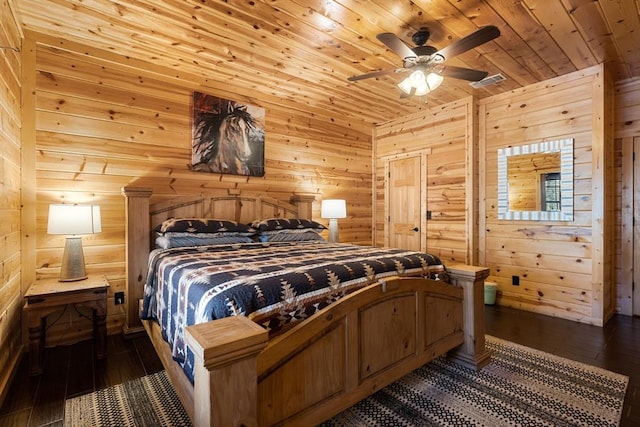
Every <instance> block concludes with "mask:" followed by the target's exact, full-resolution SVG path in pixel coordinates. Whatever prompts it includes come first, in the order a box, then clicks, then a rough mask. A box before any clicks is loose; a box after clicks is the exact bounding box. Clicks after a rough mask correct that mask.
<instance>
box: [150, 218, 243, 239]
mask: <svg viewBox="0 0 640 427" xmlns="http://www.w3.org/2000/svg"><path fill="white" fill-rule="evenodd" d="M155 231H157V232H159V233H169V232H174V233H175V232H178V233H242V235H245V236H251V235H252V234H254V233H255V230H254V229H252V228H251V227H249V226H248V225H245V224H240V223H238V222H236V221H230V220H223V219H207V218H169V219H166V220H164V221H163V222H162V224H160V225H158V226H157V227H156V228H155Z"/></svg>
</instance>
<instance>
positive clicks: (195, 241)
mask: <svg viewBox="0 0 640 427" xmlns="http://www.w3.org/2000/svg"><path fill="white" fill-rule="evenodd" d="M171 234H182V233H166V234H164V235H159V236H158V237H157V238H156V247H157V248H160V249H169V248H181V247H185V246H208V245H232V244H236V243H253V239H252V238H251V237H249V236H240V235H238V234H236V235H232V234H229V235H224V233H220V235H219V236H215V237H211V236H213V235H211V234H208V235H204V236H203V235H202V234H190V235H186V236H176V235H173V236H171Z"/></svg>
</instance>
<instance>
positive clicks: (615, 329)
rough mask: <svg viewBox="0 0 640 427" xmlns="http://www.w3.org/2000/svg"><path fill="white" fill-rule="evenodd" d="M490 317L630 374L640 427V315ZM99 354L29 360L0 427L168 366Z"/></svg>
mask: <svg viewBox="0 0 640 427" xmlns="http://www.w3.org/2000/svg"><path fill="white" fill-rule="evenodd" d="M485 313H486V324H487V325H486V326H487V327H486V331H487V334H490V335H493V336H495V337H499V338H503V339H506V340H509V341H513V342H516V343H519V344H522V345H526V346H528V347H533V348H537V349H540V350H543V351H546V352H549V353H553V354H556V355H559V356H563V357H566V358H569V359H573V360H577V361H580V362H584V363H587V364H590V365H594V366H599V367H602V368H605V369H608V370H611V371H614V372H618V373H621V374H624V375H627V376H629V378H630V379H629V386H628V389H627V395H626V399H625V404H624V410H623V414H622V423H621V425H622V426H640V357H638V354H637V353H638V351H639V350H640V318H632V317H627V316H615V317H613V318H612V319H611V320H610V321H609V322H608V323H607V324H606V325H605V327H603V328H599V327H597V326H589V325H584V324H579V323H574V322H570V321H566V320H561V319H556V318H552V317H548V316H542V315H537V314H533V313H528V312H524V311H519V310H514V309H510V308H505V307H498V306H494V307H486V308H485ZM92 351H93V348H92V343H91V341H83V342H80V343H77V344H74V345H72V346H61V347H55V348H49V349H47V350H46V355H45V367H44V373H43V374H42V375H41V376H39V377H30V376H29V375H28V370H27V368H28V358H27V357H24V358H23V360H22V363H21V364H20V368H19V372H18V373H17V375H16V377H15V378H14V380H13V384H12V386H11V389H10V390H9V393H8V395H7V398H6V399H5V402H4V404H3V405H2V408H0V426H16V427H23V426H62V424H63V417H64V400H65V398H69V397H74V396H79V395H81V394H85V393H89V392H91V391H94V390H98V389H101V388H104V387H108V386H111V385H114V384H119V383H122V382H124V381H127V380H130V379H133V378H137V377H140V376H143V375H147V374H151V373H154V372H157V371H159V370H160V369H162V365H161V363H160V361H159V360H158V358H157V356H156V354H155V351H154V350H153V346H152V345H151V343H150V342H149V340H148V339H147V338H146V336H143V337H140V338H136V339H132V340H124V339H123V338H122V337H121V336H120V335H112V336H110V337H109V343H108V356H107V359H106V360H102V361H96V360H94V359H93V357H92V354H93V353H92Z"/></svg>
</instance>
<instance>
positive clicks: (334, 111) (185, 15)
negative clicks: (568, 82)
mask: <svg viewBox="0 0 640 427" xmlns="http://www.w3.org/2000/svg"><path fill="white" fill-rule="evenodd" d="M14 1H15V3H16V4H17V5H18V10H19V16H20V18H21V20H22V22H23V24H24V27H25V29H27V30H30V31H34V32H39V33H43V34H47V35H49V36H53V37H60V38H64V39H68V40H71V41H75V42H79V43H82V44H88V45H91V46H93V47H95V48H100V49H104V50H105V51H108V52H113V53H118V54H122V55H126V56H128V57H131V58H135V59H139V60H144V61H148V62H151V63H153V64H154V66H162V67H166V68H167V69H170V70H172V73H173V74H174V75H178V76H180V75H187V74H188V75H189V76H190V77H191V78H192V77H193V76H196V77H197V78H198V79H200V80H199V81H201V82H203V84H206V85H207V86H211V87H215V86H219V85H224V86H225V87H226V88H229V87H233V88H235V89H234V90H235V91H237V93H238V98H239V99H256V100H257V104H258V105H259V104H260V102H259V100H261V99H262V100H264V99H268V100H269V101H270V102H272V101H275V102H277V101H278V100H281V101H282V102H287V103H291V104H292V105H301V106H302V107H301V108H303V109H304V105H309V106H312V107H313V109H314V110H315V109H318V108H320V109H322V110H324V111H326V112H327V114H328V115H334V116H340V117H348V118H353V119H359V120H360V119H361V120H365V121H367V122H370V123H379V122H384V121H387V120H390V119H395V118H398V117H401V116H403V115H406V114H408V113H412V112H415V111H417V110H419V109H422V108H425V101H428V105H429V106H431V107H433V106H437V105H441V104H444V103H448V102H451V101H454V100H457V99H460V98H463V97H466V96H469V95H471V94H474V95H476V96H477V97H479V98H483V97H487V96H490V95H494V94H498V93H502V92H505V91H509V90H512V89H515V88H519V87H522V86H525V85H528V84H531V83H535V82H539V81H543V80H547V79H549V78H552V77H555V76H559V75H563V74H567V73H570V72H572V71H576V70H580V69H584V68H587V67H590V66H593V65H596V64H599V63H603V62H608V63H610V65H611V70H612V72H613V74H614V77H615V79H616V80H621V79H626V78H630V77H636V76H639V75H640V18H639V9H638V3H637V2H636V1H637V0H413V1H409V0H407V1H398V0H293V1H291V0H224V1H222V0H215V1H214V0H14ZM485 25H495V26H497V27H498V28H499V29H500V31H501V36H500V37H499V38H497V39H495V40H494V41H490V42H488V43H486V44H484V45H481V46H479V47H477V48H476V49H473V50H470V51H468V52H465V53H463V54H461V55H459V56H457V57H455V58H452V59H450V60H447V62H446V64H447V65H456V66H462V67H467V68H475V69H480V70H486V71H488V72H489V76H492V75H494V74H497V73H501V74H502V75H503V76H504V77H506V80H505V81H504V82H502V83H498V84H494V85H491V86H487V87H485V88H481V89H473V88H472V87H471V86H469V84H468V82H466V81H463V80H456V79H453V78H446V79H445V81H444V83H443V84H442V85H441V86H440V87H439V88H438V89H436V90H435V91H433V92H432V93H430V94H429V95H428V96H427V97H426V99H425V97H412V98H407V99H400V97H399V95H400V91H399V89H398V88H397V87H396V84H397V83H398V82H399V80H400V76H401V75H393V74H392V75H390V76H385V77H380V78H375V79H367V80H361V81H357V82H349V81H347V78H348V77H349V76H352V75H358V74H363V73H366V72H370V71H375V70H380V69H387V68H396V67H399V66H401V63H402V61H401V59H400V58H399V57H398V56H397V55H396V54H395V53H393V52H392V51H390V50H389V49H387V48H386V47H385V46H384V45H383V44H382V43H381V42H380V41H378V39H377V38H376V35H377V34H378V33H382V32H392V33H395V34H397V35H398V36H399V37H400V38H402V39H403V40H404V41H405V42H406V43H407V44H409V45H411V46H413V43H412V41H411V36H412V35H413V33H415V32H416V31H417V30H419V29H420V28H422V27H426V28H428V29H429V31H430V32H431V38H430V39H429V41H428V43H427V44H428V45H431V46H434V47H436V48H437V49H441V48H443V47H445V46H447V45H448V44H450V43H451V42H453V41H455V40H458V39H460V38H462V37H464V36H466V35H468V34H470V33H472V32H474V31H475V30H477V29H478V28H479V27H481V26H485Z"/></svg>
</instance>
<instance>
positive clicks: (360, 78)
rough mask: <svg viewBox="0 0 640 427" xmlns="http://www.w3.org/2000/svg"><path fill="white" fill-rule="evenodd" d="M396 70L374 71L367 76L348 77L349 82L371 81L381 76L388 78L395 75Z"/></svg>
mask: <svg viewBox="0 0 640 427" xmlns="http://www.w3.org/2000/svg"><path fill="white" fill-rule="evenodd" d="M396 72H397V71H396V70H393V69H392V70H380V71H374V72H372V73H366V74H361V75H359V76H351V77H348V78H347V80H349V81H350V82H355V81H357V80H363V79H370V78H371V77H380V76H386V75H387V74H393V73H396Z"/></svg>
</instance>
